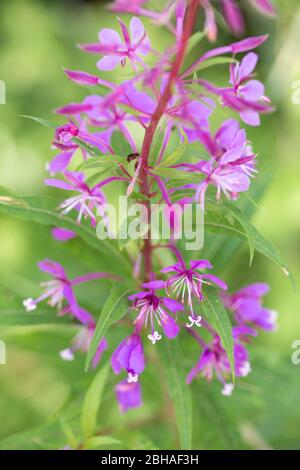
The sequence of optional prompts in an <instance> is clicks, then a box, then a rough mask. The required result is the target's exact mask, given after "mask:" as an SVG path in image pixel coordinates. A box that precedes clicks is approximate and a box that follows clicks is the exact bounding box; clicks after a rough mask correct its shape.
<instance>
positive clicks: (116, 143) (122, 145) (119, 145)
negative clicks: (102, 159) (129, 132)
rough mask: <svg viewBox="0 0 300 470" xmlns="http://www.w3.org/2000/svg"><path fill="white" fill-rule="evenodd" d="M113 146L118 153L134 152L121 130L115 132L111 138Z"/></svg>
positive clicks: (127, 153)
mask: <svg viewBox="0 0 300 470" xmlns="http://www.w3.org/2000/svg"><path fill="white" fill-rule="evenodd" d="M111 147H112V148H113V150H114V152H115V154H116V155H123V156H124V157H127V155H129V154H131V153H132V149H131V147H130V145H129V143H128V141H127V139H125V137H124V135H123V134H122V133H121V132H114V133H113V136H112V138H111Z"/></svg>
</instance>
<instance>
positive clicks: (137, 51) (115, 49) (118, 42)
mask: <svg viewBox="0 0 300 470" xmlns="http://www.w3.org/2000/svg"><path fill="white" fill-rule="evenodd" d="M118 21H119V23H120V26H121V30H122V36H123V40H122V39H121V38H120V35H119V34H118V33H117V32H116V31H115V30H114V29H111V28H104V29H101V31H100V32H99V43H95V44H86V45H83V46H81V48H82V49H83V50H85V51H87V52H92V53H96V54H98V53H100V54H103V55H104V57H103V58H102V59H100V60H99V61H98V62H97V67H98V68H99V69H100V70H113V69H114V68H115V67H116V66H117V65H120V64H121V65H122V66H123V67H124V66H125V64H126V59H127V58H128V59H129V60H130V62H131V64H132V66H133V68H136V66H137V65H139V64H142V65H144V62H143V60H142V59H141V57H140V56H145V55H147V54H148V52H149V51H150V41H149V38H148V36H147V33H146V31H145V28H144V26H143V23H142V22H141V20H140V19H139V18H137V17H133V18H132V19H131V21H130V26H129V29H130V32H129V31H128V29H127V27H126V26H125V24H124V23H123V21H122V20H121V19H120V18H118Z"/></svg>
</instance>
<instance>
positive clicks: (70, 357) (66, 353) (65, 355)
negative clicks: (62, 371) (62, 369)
mask: <svg viewBox="0 0 300 470" xmlns="http://www.w3.org/2000/svg"><path fill="white" fill-rule="evenodd" d="M59 355H60V357H61V358H62V360H63V361H67V362H72V361H74V354H73V352H72V351H71V349H69V348H68V349H64V350H63V351H60V353H59Z"/></svg>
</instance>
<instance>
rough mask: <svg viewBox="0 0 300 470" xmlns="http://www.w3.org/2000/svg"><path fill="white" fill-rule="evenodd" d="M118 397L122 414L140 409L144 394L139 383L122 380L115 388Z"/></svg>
mask: <svg viewBox="0 0 300 470" xmlns="http://www.w3.org/2000/svg"><path fill="white" fill-rule="evenodd" d="M115 393H116V397H117V400H118V403H119V406H120V410H121V412H122V413H125V412H126V411H128V410H129V409H131V408H138V407H139V406H141V404H142V397H141V395H142V392H141V385H140V383H139V382H130V383H129V382H128V381H127V380H122V382H120V383H118V384H117V385H116V387H115Z"/></svg>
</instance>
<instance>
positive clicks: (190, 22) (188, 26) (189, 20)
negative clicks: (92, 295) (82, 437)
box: [140, 0, 199, 281]
mask: <svg viewBox="0 0 300 470" xmlns="http://www.w3.org/2000/svg"><path fill="white" fill-rule="evenodd" d="M198 6H199V0H190V3H189V5H188V7H187V10H186V14H185V24H184V28H183V33H182V38H181V43H180V47H179V50H178V53H177V56H176V59H175V61H174V63H173V65H172V68H171V72H170V76H169V80H168V83H167V85H166V88H165V91H164V93H163V94H162V97H161V99H160V100H159V102H158V104H157V107H156V110H155V111H154V113H153V114H152V117H151V121H150V124H149V126H148V127H147V130H146V132H145V137H144V141H143V146H142V152H141V159H142V165H141V174H140V178H141V184H140V186H141V193H142V194H144V195H145V196H147V197H149V198H150V195H149V178H148V168H149V165H148V163H149V153H150V148H151V144H152V140H153V137H154V134H155V131H156V129H157V126H158V124H159V121H160V119H161V117H162V116H163V114H164V111H165V108H166V106H167V104H168V102H169V100H170V98H171V97H172V88H173V84H174V81H176V79H177V77H178V76H179V72H180V69H181V66H182V64H183V61H184V58H185V53H186V49H187V45H188V41H189V38H190V36H191V34H192V32H193V26H194V22H195V19H196V15H197V10H198ZM145 205H146V207H147V213H148V220H150V216H151V207H150V202H146V203H145ZM143 256H144V270H145V276H144V277H145V280H146V281H148V280H149V279H150V277H151V272H152V243H151V236H150V230H149V232H148V234H147V238H146V239H145V242H144V248H143Z"/></svg>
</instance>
